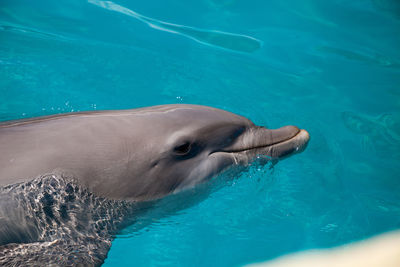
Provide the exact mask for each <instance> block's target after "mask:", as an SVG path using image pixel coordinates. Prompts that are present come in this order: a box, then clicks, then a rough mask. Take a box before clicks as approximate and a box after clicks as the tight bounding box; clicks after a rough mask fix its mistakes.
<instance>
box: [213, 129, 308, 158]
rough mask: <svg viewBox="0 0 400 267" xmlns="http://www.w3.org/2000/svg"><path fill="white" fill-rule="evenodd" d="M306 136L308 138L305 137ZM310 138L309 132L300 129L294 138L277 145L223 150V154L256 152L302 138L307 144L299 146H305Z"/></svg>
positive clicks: (281, 141)
mask: <svg viewBox="0 0 400 267" xmlns="http://www.w3.org/2000/svg"><path fill="white" fill-rule="evenodd" d="M304 135H305V136H306V137H304ZM308 136H309V134H308V132H307V131H306V130H303V129H299V130H298V132H297V133H296V134H295V135H294V136H291V137H288V138H286V139H283V140H280V141H278V142H275V143H271V144H268V145H258V146H253V147H248V148H242V149H232V150H223V151H221V152H225V153H241V152H247V151H251V150H255V149H262V148H268V147H272V146H275V145H280V144H283V143H286V142H290V141H293V140H295V139H300V138H303V139H304V140H305V142H304V143H303V142H302V143H301V144H299V146H304V145H305V144H307V141H308V138H309V137H308Z"/></svg>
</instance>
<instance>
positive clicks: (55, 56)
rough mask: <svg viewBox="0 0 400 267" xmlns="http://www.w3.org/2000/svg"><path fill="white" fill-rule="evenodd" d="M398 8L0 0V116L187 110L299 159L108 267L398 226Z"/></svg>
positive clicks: (188, 262) (216, 256) (240, 253)
mask: <svg viewBox="0 0 400 267" xmlns="http://www.w3.org/2000/svg"><path fill="white" fill-rule="evenodd" d="M399 48H400V3H399V2H398V1H397V0H371V1H367V0H356V1H340V0H334V1H333V0H332V1H316V0H315V1H313V0H302V1H300V0H299V1H281V0H271V1H261V0H249V1H238V0H201V1H200V0H197V1H177V0H149V1H127V0H120V1H117V0H116V2H102V1H99V0H89V1H84V0H59V1H51V0H48V1H45V0H41V1H30V0H25V1H23V0H0V120H9V119H17V118H24V117H33V116H39V115H47V114H54V113H61V112H73V111H83V110H102V109H125V108H136V107H142V106H149V105H156V104H168V103H194V104H202V105H209V106H214V107H218V108H222V109H226V110H229V111H232V112H235V113H238V114H241V115H244V116H246V117H248V118H250V119H252V120H253V121H254V122H255V123H257V124H260V125H266V126H268V127H270V128H276V127H280V126H283V125H287V124H294V125H298V126H299V127H302V128H305V129H307V130H308V131H309V132H310V134H311V138H312V139H311V141H310V144H309V146H308V148H307V149H306V151H305V152H303V153H302V154H299V155H296V156H294V157H291V158H289V159H286V160H284V161H282V162H280V163H279V164H277V165H276V166H274V167H273V168H272V169H269V168H268V167H265V168H260V167H253V168H251V169H250V170H249V171H247V172H245V173H242V174H241V175H240V177H238V179H235V180H233V181H231V182H229V183H227V185H226V186H224V187H223V188H221V189H220V190H216V191H215V192H213V193H212V194H211V195H210V196H208V197H207V198H206V199H205V200H203V201H201V202H199V203H198V204H197V205H195V206H192V207H190V208H188V209H185V210H181V211H180V212H178V213H176V214H172V215H170V216H167V217H162V218H161V219H158V220H155V221H154V223H152V224H151V225H149V226H146V227H145V228H141V229H138V230H132V229H130V230H129V231H127V233H125V234H121V236H119V237H118V238H117V239H116V240H115V241H114V242H113V246H112V249H111V251H110V253H109V255H108V258H107V260H106V262H105V265H104V266H124V265H125V266H127V265H131V266H132V265H135V266H240V265H243V264H247V263H252V262H256V261H262V260H268V259H272V258H274V257H277V256H280V255H282V254H285V253H289V252H295V251H299V250H304V249H309V248H321V247H331V246H335V245H340V244H343V243H347V242H351V241H354V240H359V239H363V238H366V237H369V236H372V235H375V234H378V233H382V232H385V231H388V230H392V229H398V228H400V171H399V160H400V49H399Z"/></svg>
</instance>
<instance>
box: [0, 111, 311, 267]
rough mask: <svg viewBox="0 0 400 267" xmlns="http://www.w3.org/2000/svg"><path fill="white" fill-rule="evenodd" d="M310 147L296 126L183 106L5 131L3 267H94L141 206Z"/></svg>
mask: <svg viewBox="0 0 400 267" xmlns="http://www.w3.org/2000/svg"><path fill="white" fill-rule="evenodd" d="M308 141H309V134H308V133H307V131H306V130H301V129H299V128H297V127H295V126H284V127H282V128H279V129H274V130H272V129H267V128H265V127H261V126H257V125H255V124H254V123H252V122H251V121H250V120H249V119H247V118H245V117H242V116H239V115H236V114H233V113H231V112H228V111H224V110H220V109H217V108H213V107H207V106H199V105H188V104H174V105H161V106H153V107H145V108H139V109H131V110H112V111H89V112H78V113H67V114H59V115H52V116H45V117H38V118H31V119H25V120H16V121H8V122H7V121H6V122H2V123H0V151H1V153H0V265H5V266H7V265H10V266H11V265H13V264H17V263H24V262H25V263H27V262H31V263H32V264H34V263H38V262H39V263H40V262H47V263H48V264H50V263H54V264H55V265H71V264H72V265H76V264H78V265H79V264H82V265H85V266H86V265H93V266H97V265H100V264H101V263H102V262H103V261H104V259H105V257H106V255H107V251H108V249H109V247H110V245H111V241H112V239H113V235H114V234H115V233H117V232H118V231H119V230H121V228H123V227H124V226H126V225H127V224H129V223H132V220H130V219H129V218H131V217H132V216H134V215H135V213H138V212H139V209H141V208H138V207H139V204H140V203H152V202H154V201H157V200H160V199H162V198H165V197H167V196H169V195H175V194H177V193H179V192H181V191H187V190H189V189H191V188H195V187H197V186H199V185H200V184H201V185H204V184H207V183H206V182H207V181H209V180H211V179H212V178H213V177H215V176H216V175H218V174H220V173H222V172H224V171H226V170H228V169H232V167H234V166H248V165H249V164H251V163H252V162H253V161H254V160H256V159H257V158H259V157H262V158H263V159H265V162H266V161H269V160H273V161H277V160H279V159H282V158H285V157H287V156H289V155H292V154H294V153H298V152H301V151H303V150H304V149H305V147H306V146H307V143H308ZM89 237H90V238H89ZM89 248H92V249H91V250H89ZM49 251H50V252H51V253H50V252H49ZM80 251H81V252H80ZM60 254H61V255H65V254H68V255H73V257H72V256H71V257H68V258H66V259H64V261H60V257H56V256H55V255H60ZM38 255H39V256H38ZM88 255H89V256H88ZM38 259H39V260H38ZM35 261H36V262H35Z"/></svg>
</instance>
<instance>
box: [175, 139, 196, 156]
mask: <svg viewBox="0 0 400 267" xmlns="http://www.w3.org/2000/svg"><path fill="white" fill-rule="evenodd" d="M191 148H192V144H191V143H190V142H185V143H183V144H181V145H178V146H176V147H174V153H175V154H177V155H180V156H183V155H187V154H189V152H190V150H191Z"/></svg>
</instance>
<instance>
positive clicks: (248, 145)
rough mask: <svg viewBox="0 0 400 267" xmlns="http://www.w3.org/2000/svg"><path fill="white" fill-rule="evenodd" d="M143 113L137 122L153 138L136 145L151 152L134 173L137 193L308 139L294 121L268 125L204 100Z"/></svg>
mask: <svg viewBox="0 0 400 267" xmlns="http://www.w3.org/2000/svg"><path fill="white" fill-rule="evenodd" d="M143 114H146V111H144V112H143ZM148 114H149V115H148V118H147V119H146V120H144V121H145V123H144V124H143V123H142V124H141V126H142V129H143V131H144V132H146V133H147V138H149V139H150V140H154V141H153V142H151V141H146V142H144V143H143V145H142V146H139V147H141V149H143V150H146V154H148V155H151V159H150V160H149V161H148V162H147V163H146V164H145V168H142V170H143V171H141V173H140V175H139V176H138V177H140V179H141V183H140V186H141V190H135V195H134V198H139V199H140V198H145V199H149V198H160V197H163V196H165V195H167V194H170V193H174V192H179V191H181V190H183V189H187V188H191V187H194V186H196V185H198V184H200V183H203V182H205V181H207V180H209V179H210V178H212V177H214V176H215V175H217V174H219V173H221V172H223V171H224V170H227V169H229V168H231V167H234V166H247V165H249V164H250V163H251V162H253V161H254V160H256V159H257V158H260V157H262V158H263V159H264V160H263V162H267V161H268V160H274V161H276V160H279V159H282V158H285V157H287V156H289V155H292V154H295V153H298V152H301V151H303V150H304V148H305V147H306V145H307V143H308V140H309V134H308V133H307V131H305V130H300V129H299V128H297V127H295V126H284V127H282V128H279V129H275V130H272V129H267V128H265V127H261V126H257V125H255V124H254V123H252V122H251V121H250V120H248V119H247V118H245V117H242V116H239V115H236V114H233V113H230V112H227V111H224V110H220V109H216V108H211V107H205V106H196V105H168V106H160V107H159V108H158V109H157V112H155V110H154V109H153V110H152V112H151V113H148ZM144 116H146V115H144ZM136 147H137V146H136ZM265 159H266V160H265ZM135 175H137V174H135Z"/></svg>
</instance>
